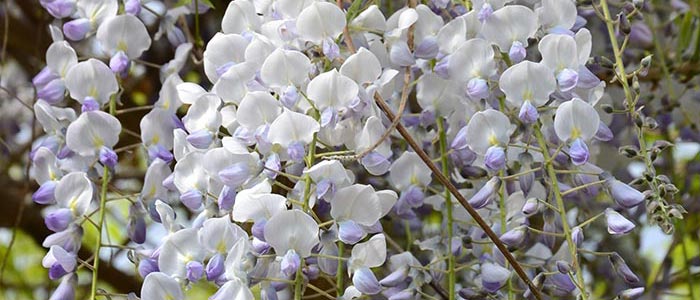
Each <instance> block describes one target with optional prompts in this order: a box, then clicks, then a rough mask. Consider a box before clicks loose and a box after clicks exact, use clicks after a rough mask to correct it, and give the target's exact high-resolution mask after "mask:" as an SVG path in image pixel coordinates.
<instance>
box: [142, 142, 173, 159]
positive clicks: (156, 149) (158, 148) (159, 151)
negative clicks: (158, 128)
mask: <svg viewBox="0 0 700 300" xmlns="http://www.w3.org/2000/svg"><path fill="white" fill-rule="evenodd" d="M148 158H149V159H150V160H151V161H154V160H156V158H158V159H160V160H162V161H164V162H166V163H169V162H171V161H172V160H173V153H172V152H170V151H169V150H168V149H165V147H163V146H162V145H161V144H155V145H151V146H150V147H148Z"/></svg>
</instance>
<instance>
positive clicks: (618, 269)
mask: <svg viewBox="0 0 700 300" xmlns="http://www.w3.org/2000/svg"><path fill="white" fill-rule="evenodd" d="M608 258H609V259H610V264H612V266H613V269H614V270H615V273H617V275H618V276H620V277H622V279H623V280H624V281H625V282H627V283H628V284H635V283H638V282H639V277H637V275H636V274H634V272H632V270H631V269H630V267H629V266H628V265H627V263H626V262H625V260H624V259H622V256H620V255H619V254H617V252H613V253H612V254H610V256H609V257H608Z"/></svg>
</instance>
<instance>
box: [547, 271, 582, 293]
mask: <svg viewBox="0 0 700 300" xmlns="http://www.w3.org/2000/svg"><path fill="white" fill-rule="evenodd" d="M547 278H548V279H549V281H550V282H551V283H552V284H553V285H554V286H555V287H556V288H557V289H558V290H560V291H562V292H564V293H567V294H568V293H571V292H573V291H574V290H575V289H576V285H574V283H573V282H572V281H571V277H569V275H564V274H561V273H556V274H552V275H550V276H548V277H547Z"/></svg>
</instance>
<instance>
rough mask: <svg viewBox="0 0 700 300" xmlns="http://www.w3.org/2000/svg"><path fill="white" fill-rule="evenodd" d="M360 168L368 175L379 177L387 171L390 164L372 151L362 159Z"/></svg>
mask: <svg viewBox="0 0 700 300" xmlns="http://www.w3.org/2000/svg"><path fill="white" fill-rule="evenodd" d="M362 166H363V167H365V169H366V170H367V172H369V173H370V174H372V175H374V176H379V175H382V174H384V173H386V172H388V171H389V167H390V166H391V163H390V162H389V160H388V159H387V158H386V157H384V156H383V155H381V154H379V153H377V152H374V151H373V152H370V153H369V154H367V155H366V156H365V157H363V158H362Z"/></svg>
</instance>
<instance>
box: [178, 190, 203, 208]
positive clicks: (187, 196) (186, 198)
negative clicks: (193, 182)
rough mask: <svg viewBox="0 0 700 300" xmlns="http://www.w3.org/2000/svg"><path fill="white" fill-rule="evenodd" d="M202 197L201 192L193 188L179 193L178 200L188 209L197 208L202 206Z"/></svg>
mask: <svg viewBox="0 0 700 300" xmlns="http://www.w3.org/2000/svg"><path fill="white" fill-rule="evenodd" d="M202 198H203V196H202V193H201V192H200V191H198V190H194V189H193V190H189V191H187V192H185V193H183V194H182V195H180V201H181V202H182V204H184V205H185V206H186V207H187V208H189V209H190V210H197V209H198V208H199V207H200V206H202Z"/></svg>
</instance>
